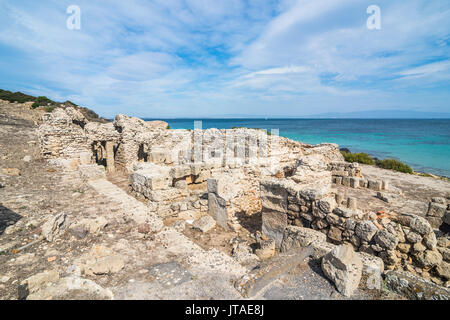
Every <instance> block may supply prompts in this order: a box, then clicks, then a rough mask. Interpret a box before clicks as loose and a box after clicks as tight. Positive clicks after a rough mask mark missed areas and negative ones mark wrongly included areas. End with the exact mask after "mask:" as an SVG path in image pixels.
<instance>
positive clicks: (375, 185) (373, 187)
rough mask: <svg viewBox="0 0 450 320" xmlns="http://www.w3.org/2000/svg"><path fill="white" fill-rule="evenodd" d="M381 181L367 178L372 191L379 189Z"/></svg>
mask: <svg viewBox="0 0 450 320" xmlns="http://www.w3.org/2000/svg"><path fill="white" fill-rule="evenodd" d="M381 187H382V183H381V181H375V180H368V188H369V189H371V190H374V191H381Z"/></svg>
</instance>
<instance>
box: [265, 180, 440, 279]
mask: <svg viewBox="0 0 450 320" xmlns="http://www.w3.org/2000/svg"><path fill="white" fill-rule="evenodd" d="M324 190H326V188H325V189H323V188H318V189H311V188H310V186H309V185H306V186H305V185H304V184H301V183H295V182H294V181H292V180H290V179H269V180H264V181H262V182H261V201H262V207H263V213H262V221H263V225H262V231H263V234H265V235H266V236H267V237H270V238H273V239H274V240H275V242H276V244H277V246H281V243H282V241H283V237H284V232H285V229H286V227H288V226H289V225H294V226H301V227H307V228H312V229H315V230H317V231H319V232H321V233H323V234H325V235H326V237H327V240H328V241H329V242H331V243H334V244H341V243H348V244H351V245H352V246H353V248H354V249H355V251H359V252H366V253H368V254H371V255H374V256H377V257H380V258H381V259H382V260H383V261H384V263H385V265H386V267H387V269H396V268H401V267H402V266H406V267H409V268H411V269H412V270H413V269H414V268H420V269H423V270H427V272H429V273H430V277H431V278H434V280H435V281H436V282H439V283H441V284H442V283H443V282H444V281H446V280H448V279H449V274H448V272H449V256H448V255H445V256H443V254H441V251H443V250H444V251H445V252H447V251H446V250H448V245H446V247H440V248H438V246H437V239H436V236H435V233H434V231H433V228H432V227H431V226H430V224H429V223H428V221H427V220H426V219H424V218H422V217H419V216H415V215H412V214H399V215H387V214H385V213H384V212H378V213H371V212H362V211H360V210H358V209H357V204H356V200H355V199H352V198H349V199H346V200H344V199H341V198H340V196H338V195H334V194H332V193H326V192H324Z"/></svg>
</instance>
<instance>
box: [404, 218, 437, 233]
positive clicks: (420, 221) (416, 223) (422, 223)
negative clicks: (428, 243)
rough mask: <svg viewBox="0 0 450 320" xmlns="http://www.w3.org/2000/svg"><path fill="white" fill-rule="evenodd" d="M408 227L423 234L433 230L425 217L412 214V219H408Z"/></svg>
mask: <svg viewBox="0 0 450 320" xmlns="http://www.w3.org/2000/svg"><path fill="white" fill-rule="evenodd" d="M409 227H410V228H411V230H413V231H416V232H417V233H419V234H421V235H425V234H428V233H430V232H432V231H433V228H431V226H430V224H429V223H428V221H427V220H426V219H425V218H422V217H419V216H414V215H413V216H412V219H411V220H409Z"/></svg>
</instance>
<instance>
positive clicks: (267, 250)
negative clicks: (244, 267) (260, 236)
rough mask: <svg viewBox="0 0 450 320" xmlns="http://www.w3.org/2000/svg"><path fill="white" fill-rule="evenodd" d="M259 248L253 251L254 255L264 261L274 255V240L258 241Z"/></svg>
mask: <svg viewBox="0 0 450 320" xmlns="http://www.w3.org/2000/svg"><path fill="white" fill-rule="evenodd" d="M258 244H259V247H258V248H257V249H256V250H255V254H256V255H257V256H258V258H259V259H261V260H266V259H269V258H271V257H273V256H274V255H275V240H273V239H267V240H260V241H258Z"/></svg>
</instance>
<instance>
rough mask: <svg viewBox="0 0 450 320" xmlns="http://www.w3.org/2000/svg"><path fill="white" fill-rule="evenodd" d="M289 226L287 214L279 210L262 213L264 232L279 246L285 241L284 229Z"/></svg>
mask: <svg viewBox="0 0 450 320" xmlns="http://www.w3.org/2000/svg"><path fill="white" fill-rule="evenodd" d="M286 227H287V215H286V214H283V213H280V212H277V211H270V212H263V213H262V234H263V235H265V236H266V237H267V238H272V239H274V240H275V245H276V246H277V247H280V246H281V242H282V241H283V234H284V229H285V228H286Z"/></svg>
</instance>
